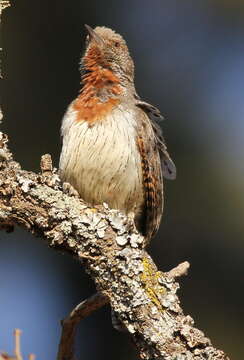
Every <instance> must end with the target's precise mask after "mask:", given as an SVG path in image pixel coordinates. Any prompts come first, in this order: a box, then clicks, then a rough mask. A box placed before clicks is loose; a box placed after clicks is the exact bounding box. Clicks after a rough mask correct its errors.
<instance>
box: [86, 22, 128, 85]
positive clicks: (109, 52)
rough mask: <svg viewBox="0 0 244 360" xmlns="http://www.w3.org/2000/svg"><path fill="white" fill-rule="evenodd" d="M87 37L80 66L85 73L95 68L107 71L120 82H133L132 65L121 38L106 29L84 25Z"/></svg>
mask: <svg viewBox="0 0 244 360" xmlns="http://www.w3.org/2000/svg"><path fill="white" fill-rule="evenodd" d="M85 27H86V29H87V31H88V35H87V39H86V51H85V55H84V57H83V59H82V66H83V67H84V69H85V71H86V72H89V71H93V70H94V69H95V68H96V67H99V68H100V69H108V70H110V71H112V73H113V74H114V75H115V76H117V77H118V78H119V79H120V80H121V81H122V82H123V81H126V82H127V81H129V82H133V80H134V63H133V60H132V58H131V57H130V54H129V50H128V47H127V45H126V42H125V40H124V39H123V37H122V36H121V35H119V34H117V33H116V32H114V31H113V30H111V29H109V28H106V27H103V26H102V27H100V26H98V27H96V28H95V29H92V28H91V27H90V26H89V25H85Z"/></svg>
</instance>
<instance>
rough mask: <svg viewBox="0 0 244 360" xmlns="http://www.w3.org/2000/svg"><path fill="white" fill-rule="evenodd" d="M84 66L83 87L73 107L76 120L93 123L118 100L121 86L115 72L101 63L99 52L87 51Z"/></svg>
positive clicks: (105, 113) (104, 114)
mask: <svg viewBox="0 0 244 360" xmlns="http://www.w3.org/2000/svg"><path fill="white" fill-rule="evenodd" d="M102 65H103V66H102ZM84 68H85V74H84V75H83V78H82V82H83V88H82V90H81V93H80V95H79V96H78V98H77V99H76V101H75V102H74V109H75V110H77V112H78V117H77V121H82V120H83V121H88V122H89V123H90V124H93V123H94V122H96V121H98V120H101V119H103V118H104V117H105V116H106V115H107V113H108V112H109V111H111V110H112V109H113V107H114V106H116V105H117V104H118V103H119V102H120V100H119V95H120V94H121V93H122V87H121V86H120V80H119V78H118V77H117V76H116V74H114V73H113V72H112V70H111V69H109V68H108V67H106V66H104V64H102V63H101V59H100V58H99V54H96V53H93V52H92V51H91V52H90V53H89V52H88V54H87V56H86V57H85V58H84Z"/></svg>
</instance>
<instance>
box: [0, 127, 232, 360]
mask: <svg viewBox="0 0 244 360" xmlns="http://www.w3.org/2000/svg"><path fill="white" fill-rule="evenodd" d="M15 225H20V226H22V227H23V228H25V229H26V230H28V231H30V232H32V233H33V234H34V235H37V236H41V237H42V238H43V239H44V240H46V242H47V244H48V245H49V246H50V247H51V248H53V249H59V250H63V251H67V252H69V253H70V254H71V255H72V256H75V257H76V258H78V259H79V260H80V262H81V263H82V265H83V266H84V268H85V270H86V271H87V272H88V273H89V274H90V276H91V278H92V279H93V280H94V282H95V284H96V287H97V290H98V291H99V292H100V293H101V294H102V295H103V296H104V297H106V298H107V299H108V300H109V302H110V304H111V307H112V309H113V311H114V312H115V314H116V316H117V318H118V319H119V320H120V322H121V323H122V325H123V326H124V327H125V328H126V329H127V330H128V332H129V333H130V334H131V336H132V338H133V341H134V343H135V344H136V346H137V348H138V351H139V353H140V356H141V358H143V359H164V360H176V359H177V360H183V359H198V360H200V359H204V360H206V359H215V360H217V359H218V360H223V359H228V357H227V356H226V355H225V354H224V353H223V352H222V351H221V350H217V349H215V348H214V347H213V346H212V344H211V342H210V340H209V339H208V338H207V337H205V335H204V334H203V332H202V331H200V330H198V329H196V328H195V327H194V322H193V319H192V318H191V317H190V316H189V315H187V316H185V315H184V313H183V310H182V308H181V307H180V302H179V298H178V296H177V295H176V291H177V290H178V288H179V285H178V283H177V282H176V281H175V278H176V277H177V276H180V275H181V274H182V273H184V272H185V270H186V268H187V264H183V265H181V266H180V267H177V268H176V269H174V270H172V271H170V272H168V273H163V272H161V271H158V269H157V267H156V265H155V264H154V262H153V260H152V258H151V257H150V256H149V255H148V253H147V252H146V250H145V249H144V239H143V237H142V236H141V235H140V234H139V233H138V232H137V231H136V229H135V227H134V224H133V221H132V220H131V219H128V218H126V217H125V216H124V215H123V214H122V213H120V212H118V211H116V210H111V209H109V208H108V207H107V206H106V204H104V205H103V206H96V207H95V208H92V207H90V206H89V205H88V204H86V203H84V201H82V200H81V199H79V198H78V197H77V196H76V195H73V196H72V195H69V194H66V193H65V191H64V190H63V188H62V186H61V182H60V179H59V176H58V173H57V171H56V170H55V169H54V170H53V169H52V163H51V158H50V156H49V155H45V156H44V157H42V161H41V173H40V174H35V173H33V172H28V171H25V170H22V169H21V167H20V165H19V164H18V163H17V162H15V161H14V160H13V158H12V154H11V153H10V151H9V150H8V148H7V136H6V135H4V134H2V133H1V134H0V226H1V228H2V229H3V228H4V229H6V230H7V231H10V230H12V228H13V227H14V226H15Z"/></svg>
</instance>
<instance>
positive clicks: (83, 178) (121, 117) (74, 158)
mask: <svg viewBox="0 0 244 360" xmlns="http://www.w3.org/2000/svg"><path fill="white" fill-rule="evenodd" d="M75 116H76V114H75V113H74V112H73V111H68V112H67V114H66V115H65V118H64V121H63V126H62V134H63V148H62V153H61V157H60V173H61V178H62V180H63V181H67V182H69V183H70V184H71V185H73V187H74V188H75V189H76V190H77V191H78V192H79V194H80V196H81V197H82V198H83V199H84V200H85V201H86V202H88V203H91V204H102V203H103V202H106V203H107V204H108V205H109V206H110V207H111V208H114V209H119V210H121V211H124V212H125V213H128V212H131V211H133V212H136V213H138V212H139V211H140V209H141V207H142V206H143V202H144V198H143V185H142V170H141V159H140V153H139V151H138V148H137V144H136V133H135V128H134V119H133V115H132V114H131V113H129V112H121V111H120V110H119V109H118V110H115V111H113V113H112V116H110V117H107V118H105V119H104V120H101V121H99V122H97V123H95V124H94V125H93V126H91V127H89V125H88V123H87V122H76V121H75V120H74V119H75Z"/></svg>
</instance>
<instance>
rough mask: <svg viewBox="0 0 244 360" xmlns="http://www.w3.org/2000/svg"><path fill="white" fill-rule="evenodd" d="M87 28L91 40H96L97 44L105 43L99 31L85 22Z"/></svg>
mask: <svg viewBox="0 0 244 360" xmlns="http://www.w3.org/2000/svg"><path fill="white" fill-rule="evenodd" d="M85 28H86V30H87V32H88V36H89V42H91V41H95V42H96V43H97V45H100V46H101V45H104V40H103V39H102V38H101V37H100V36H99V35H97V33H96V32H95V31H94V30H93V29H92V28H91V27H90V26H89V25H86V24H85Z"/></svg>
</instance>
